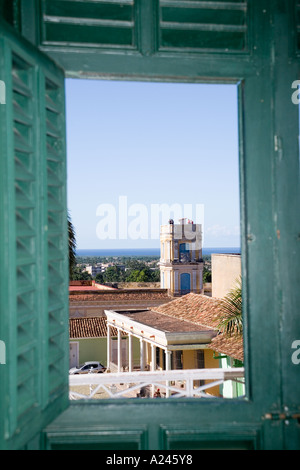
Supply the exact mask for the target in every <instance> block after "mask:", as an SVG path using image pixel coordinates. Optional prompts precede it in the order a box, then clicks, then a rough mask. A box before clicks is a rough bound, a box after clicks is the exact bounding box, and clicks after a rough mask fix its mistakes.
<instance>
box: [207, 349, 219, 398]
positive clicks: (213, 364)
mask: <svg viewBox="0 0 300 470" xmlns="http://www.w3.org/2000/svg"><path fill="white" fill-rule="evenodd" d="M213 355H214V352H213V351H212V350H211V349H205V351H204V366H205V369H218V368H219V367H220V365H219V359H214V356H213ZM210 382H212V380H206V381H205V383H210ZM207 393H209V394H210V395H214V396H215V397H219V396H220V388H219V385H217V386H216V387H212V388H209V389H208V390H207Z"/></svg>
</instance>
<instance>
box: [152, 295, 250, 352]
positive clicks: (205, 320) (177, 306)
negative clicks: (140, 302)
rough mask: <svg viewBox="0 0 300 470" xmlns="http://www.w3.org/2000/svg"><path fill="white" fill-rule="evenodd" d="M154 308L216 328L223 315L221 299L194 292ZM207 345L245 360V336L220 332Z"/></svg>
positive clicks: (171, 315) (172, 315)
mask: <svg viewBox="0 0 300 470" xmlns="http://www.w3.org/2000/svg"><path fill="white" fill-rule="evenodd" d="M152 310H155V312H159V313H162V314H164V315H169V316H170V317H174V318H176V319H181V320H186V321H189V322H193V323H196V324H197V325H201V326H202V327H203V326H206V327H207V328H213V329H215V330H218V325H219V322H220V315H221V307H220V300H219V299H216V298H214V297H208V296H206V295H201V294H193V293H191V294H187V295H184V296H183V297H180V298H178V299H176V300H173V301H172V302H169V303H167V304H164V305H161V306H159V307H157V308H153V309H152ZM207 347H208V348H209V349H212V350H214V351H216V352H218V353H220V354H225V355H227V356H230V357H232V358H234V359H238V360H240V361H243V360H244V350H243V338H242V337H241V336H237V335H233V336H228V335H225V334H219V335H217V336H216V337H215V338H213V339H212V341H211V343H209V344H208V345H207Z"/></svg>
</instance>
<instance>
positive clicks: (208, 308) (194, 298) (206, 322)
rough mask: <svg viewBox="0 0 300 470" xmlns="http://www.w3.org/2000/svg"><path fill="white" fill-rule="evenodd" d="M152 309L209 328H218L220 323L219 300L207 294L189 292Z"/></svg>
mask: <svg viewBox="0 0 300 470" xmlns="http://www.w3.org/2000/svg"><path fill="white" fill-rule="evenodd" d="M152 310H153V311H155V312H158V313H163V314H164V315H169V316H171V317H175V318H178V319H181V320H186V321H189V322H192V323H196V324H197V325H201V326H204V327H207V328H213V329H217V327H218V324H219V315H220V305H219V301H218V300H217V299H214V298H212V297H208V296H206V295H201V294H193V293H191V294H187V295H184V296H183V297H180V298H178V299H176V300H173V301H172V302H169V303H167V304H163V305H160V306H159V307H155V308H152Z"/></svg>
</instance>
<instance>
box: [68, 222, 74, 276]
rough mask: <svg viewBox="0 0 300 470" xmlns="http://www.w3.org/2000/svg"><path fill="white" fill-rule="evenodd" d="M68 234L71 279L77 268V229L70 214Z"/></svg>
mask: <svg viewBox="0 0 300 470" xmlns="http://www.w3.org/2000/svg"><path fill="white" fill-rule="evenodd" d="M68 232H69V275H70V278H71V276H72V274H73V270H74V268H75V266H76V235H75V229H74V226H73V224H72V222H71V217H70V214H68Z"/></svg>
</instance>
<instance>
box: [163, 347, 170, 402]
mask: <svg viewBox="0 0 300 470" xmlns="http://www.w3.org/2000/svg"><path fill="white" fill-rule="evenodd" d="M165 355H166V371H168V370H171V369H172V365H171V355H172V351H168V350H167V349H165ZM169 384H170V382H169V381H167V382H166V385H167V386H168V385H169ZM169 396H170V391H169V390H166V397H167V398H169Z"/></svg>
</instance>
